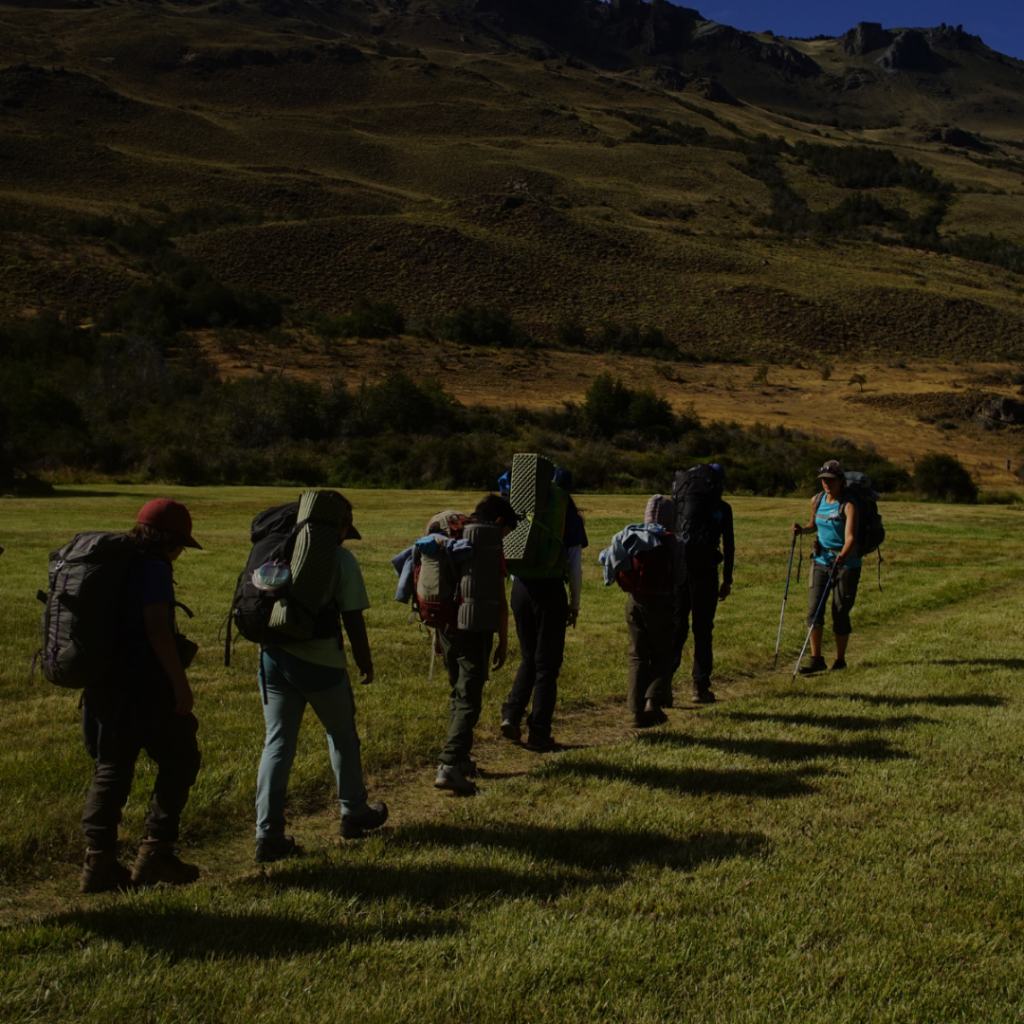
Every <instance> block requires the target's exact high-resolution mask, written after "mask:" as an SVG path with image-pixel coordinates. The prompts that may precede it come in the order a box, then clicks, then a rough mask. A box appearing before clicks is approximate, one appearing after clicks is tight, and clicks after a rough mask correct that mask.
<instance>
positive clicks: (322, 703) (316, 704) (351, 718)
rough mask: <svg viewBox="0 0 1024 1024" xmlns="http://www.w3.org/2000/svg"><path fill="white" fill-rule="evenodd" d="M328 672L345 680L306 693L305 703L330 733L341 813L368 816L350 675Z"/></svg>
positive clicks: (328, 733) (334, 670)
mask: <svg viewBox="0 0 1024 1024" xmlns="http://www.w3.org/2000/svg"><path fill="white" fill-rule="evenodd" d="M314 667H315V668H319V667H320V666H314ZM329 671H331V672H332V673H333V674H336V675H340V677H341V680H342V681H341V682H339V683H338V684H337V685H336V686H332V687H331V688H330V689H324V690H316V691H310V692H307V693H306V700H307V701H308V702H309V706H310V707H311V708H312V709H313V710H314V711H315V712H316V716H317V718H319V719H320V721H321V723H322V724H323V727H324V729H325V731H326V733H327V746H328V749H329V750H330V754H331V767H332V768H333V769H334V778H335V782H336V783H337V794H338V803H340V804H341V813H342V814H347V815H350V816H358V815H361V814H365V813H366V810H367V803H366V796H367V794H366V783H365V782H364V781H363V762H362V756H361V754H360V742H359V733H358V731H357V730H356V704H355V699H354V698H353V696H352V685H351V682H350V681H349V676H348V673H347V672H345V671H343V670H339V669H331V670H329Z"/></svg>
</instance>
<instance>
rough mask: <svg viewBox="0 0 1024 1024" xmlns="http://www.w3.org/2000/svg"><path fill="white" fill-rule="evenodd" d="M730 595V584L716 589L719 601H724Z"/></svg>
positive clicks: (724, 584)
mask: <svg viewBox="0 0 1024 1024" xmlns="http://www.w3.org/2000/svg"><path fill="white" fill-rule="evenodd" d="M731 593H732V584H731V583H723V584H722V585H721V586H720V587H719V588H718V600H719V601H724V600H725V599H726V598H727V597H728V596H729V595H730V594H731Z"/></svg>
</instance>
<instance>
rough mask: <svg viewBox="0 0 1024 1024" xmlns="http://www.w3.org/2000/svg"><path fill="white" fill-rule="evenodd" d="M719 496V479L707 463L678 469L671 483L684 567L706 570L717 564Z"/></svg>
mask: <svg viewBox="0 0 1024 1024" xmlns="http://www.w3.org/2000/svg"><path fill="white" fill-rule="evenodd" d="M721 497H722V482H721V479H720V477H719V476H718V474H717V473H716V472H715V471H714V470H713V469H712V468H711V467H710V466H694V467H692V468H691V469H680V470H678V471H677V472H676V475H675V480H674V481H673V483H672V500H673V501H674V502H675V505H676V526H675V530H674V533H675V535H676V537H677V538H678V539H679V543H680V544H682V545H683V551H684V552H685V557H686V566H687V568H693V569H707V568H712V567H713V566H716V565H718V563H719V562H720V561H721V555H720V553H719V550H718V542H719V540H720V538H721V534H722V527H721V522H720V520H719V519H718V518H716V517H715V515H714V513H715V512H716V510H717V508H718V502H719V499H720V498H721Z"/></svg>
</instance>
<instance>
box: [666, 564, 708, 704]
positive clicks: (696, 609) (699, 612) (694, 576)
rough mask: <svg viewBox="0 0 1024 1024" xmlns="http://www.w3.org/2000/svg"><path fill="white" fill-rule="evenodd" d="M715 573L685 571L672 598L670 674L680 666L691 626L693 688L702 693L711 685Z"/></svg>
mask: <svg viewBox="0 0 1024 1024" xmlns="http://www.w3.org/2000/svg"><path fill="white" fill-rule="evenodd" d="M718 589H719V588H718V570H717V569H703V570H698V571H689V572H687V574H686V579H685V581H684V582H683V583H680V584H678V585H677V586H676V587H675V589H674V591H673V594H672V598H673V630H672V674H673V675H675V673H676V672H678V671H679V667H680V665H682V663H683V647H685V646H686V638H687V637H688V636H689V634H690V624H691V619H692V623H693V673H692V675H693V688H694V691H699V690H705V689H707V688H708V687H709V686H710V685H711V670H712V668H714V655H713V647H712V634H713V633H714V630H715V612H716V611H717V610H718Z"/></svg>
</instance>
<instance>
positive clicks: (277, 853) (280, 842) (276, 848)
mask: <svg viewBox="0 0 1024 1024" xmlns="http://www.w3.org/2000/svg"><path fill="white" fill-rule="evenodd" d="M305 852H306V851H305V850H304V849H303V848H302V847H301V846H299V844H298V843H297V842H295V840H294V839H293V838H292V837H291V836H281V838H280V839H272V838H271V837H269V836H264V837H263V838H261V839H257V840H256V855H255V856H254V857H253V860H255V861H256V863H257V864H271V863H273V862H274V861H275V860H284V859H285V857H301V856H302V855H303V854H304V853H305Z"/></svg>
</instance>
